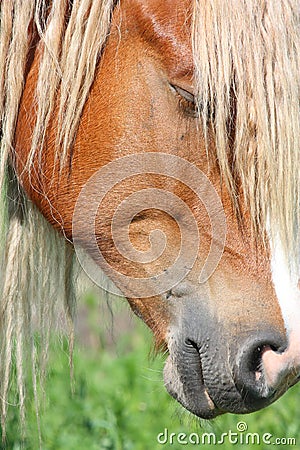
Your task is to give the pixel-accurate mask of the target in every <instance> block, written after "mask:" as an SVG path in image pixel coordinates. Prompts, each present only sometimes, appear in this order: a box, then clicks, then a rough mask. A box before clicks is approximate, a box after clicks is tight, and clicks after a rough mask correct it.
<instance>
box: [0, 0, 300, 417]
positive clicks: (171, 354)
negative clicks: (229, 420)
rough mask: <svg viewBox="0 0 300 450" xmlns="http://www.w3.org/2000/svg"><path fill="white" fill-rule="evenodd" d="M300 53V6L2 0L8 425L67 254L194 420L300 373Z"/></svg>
mask: <svg viewBox="0 0 300 450" xmlns="http://www.w3.org/2000/svg"><path fill="white" fill-rule="evenodd" d="M299 52H300V42H299V2H298V1H297V0H288V1H283V0H280V1H276V2H272V1H271V0H250V1H249V0H248V1H246V0H235V1H229V2H223V1H221V0H181V1H178V0H172V1H171V0H165V1H161V0H119V1H114V0H72V1H70V0H52V1H51V2H47V1H45V0H27V1H26V2H25V1H22V0H7V1H3V2H1V48H0V54H1V57H0V61H1V62H0V64H1V72H0V73H1V92H0V105H1V106H0V111H1V113H0V114H1V130H2V131H1V133H2V134H1V169H0V181H1V227H0V228H1V291H2V294H1V297H2V299H1V377H0V380H1V382H0V391H1V417H2V425H3V426H4V424H5V419H6V416H7V408H8V406H7V403H8V398H9V397H8V396H9V388H10V383H11V379H12V377H13V372H14V370H15V377H16V384H17V390H18V402H19V405H20V410H21V414H23V416H24V403H25V397H26V395H25V385H26V364H25V361H30V362H31V365H32V372H33V382H34V385H36V382H37V381H36V378H37V375H36V365H37V363H38V359H37V358H38V357H37V349H36V343H35V338H34V336H35V332H36V329H37V327H39V328H40V330H41V331H40V333H41V335H42V337H41V339H42V343H43V344H42V345H41V347H42V349H43V350H42V354H43V355H45V354H46V353H47V347H48V341H49V334H50V329H51V324H52V323H53V320H54V317H55V314H56V313H55V311H56V306H57V305H64V309H65V313H66V317H67V320H68V323H69V326H70V346H71V349H72V346H73V337H72V336H73V334H72V333H73V332H72V322H73V318H74V314H75V309H76V308H75V303H76V300H75V299H76V295H75V287H74V284H75V281H76V273H77V269H76V259H78V260H79V261H80V264H81V265H82V266H83V268H84V270H85V271H86V272H87V273H88V275H89V276H90V277H91V278H92V279H93V280H94V281H96V282H97V283H98V284H102V285H103V283H102V281H99V280H100V275H99V274H100V273H102V272H104V274H105V275H106V276H108V278H109V279H110V280H111V281H112V287H107V290H108V291H109V292H112V293H113V295H119V294H120V295H121V294H122V295H123V296H125V297H126V299H127V300H128V302H129V304H130V306H131V308H132V310H133V312H134V313H135V314H137V315H138V316H139V317H140V318H141V319H142V320H143V321H144V322H145V323H146V325H147V326H148V327H150V328H151V330H152V331H153V335H154V338H155V343H156V346H157V349H158V350H159V349H162V350H163V351H165V352H166V353H167V355H168V356H167V358H166V363H165V368H164V383H165V386H166V389H167V390H168V392H169V393H170V394H171V396H173V397H174V398H175V399H176V400H177V401H178V402H179V403H181V404H182V405H183V406H184V407H185V408H186V409H187V410H188V411H190V412H191V413H193V414H194V415H196V416H199V417H201V418H205V419H211V418H214V417H216V416H218V415H220V414H224V413H228V412H229V413H249V412H253V411H256V410H258V409H261V408H264V407H265V406H267V405H269V404H271V403H272V402H274V401H275V400H276V399H278V398H279V397H280V396H281V395H282V394H283V393H284V392H285V391H286V390H287V389H288V388H289V387H290V386H292V385H294V384H295V383H296V382H297V381H298V380H299V377H300V351H299V348H300V346H299V343H300V335H299V333H300V331H299V323H300V308H299V300H300V293H299V261H300V259H299V249H300V246H299V240H300V239H299V223H300V208H299V206H300V205H299V204H300V201H299V200H300V179H299V167H300V164H299V162H300V152H299V148H300V147H299V138H300V132H299V131H300V130H299V124H300V121H299V90H300V78H299V74H300V71H299V69H300V67H299V63H300V55H299ZM13 362H14V364H13ZM14 367H15V369H14ZM35 391H36V389H35Z"/></svg>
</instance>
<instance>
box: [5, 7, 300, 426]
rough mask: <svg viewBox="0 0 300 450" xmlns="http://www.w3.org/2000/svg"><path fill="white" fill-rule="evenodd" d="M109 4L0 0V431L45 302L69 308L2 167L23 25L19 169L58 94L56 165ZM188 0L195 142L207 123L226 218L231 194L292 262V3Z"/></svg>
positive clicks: (298, 217) (27, 210)
mask: <svg viewBox="0 0 300 450" xmlns="http://www.w3.org/2000/svg"><path fill="white" fill-rule="evenodd" d="M114 3H115V2H114V1H113V0H73V2H70V1H69V0H61V1H60V0H53V1H52V2H46V1H45V0H27V1H23V0H5V1H2V2H1V4H0V8H1V10H0V20H1V30H0V32H1V40H0V77H1V78H0V120H1V129H2V137H1V153H0V157H1V160H0V189H1V196H0V202H1V205H0V208H1V209H0V214H1V216H0V232H1V237H0V239H1V240H0V242H1V249H0V252H1V253H0V264H1V266H0V267H1V273H0V277H1V279H0V286H1V297H2V298H1V303H0V340H1V344H0V359H1V366H0V402H1V418H2V419H1V420H2V427H3V429H4V426H5V418H6V416H7V405H8V400H9V396H8V394H9V387H10V382H11V381H10V380H11V377H12V372H13V370H14V367H15V368H16V380H17V383H16V385H17V394H16V397H17V402H18V403H19V405H20V409H21V416H23V417H24V402H25V379H26V375H25V374H26V370H25V363H24V361H25V360H26V357H27V354H28V352H29V356H30V358H29V359H30V361H31V365H32V368H33V370H32V372H33V384H34V390H35V392H36V390H37V387H36V376H37V375H36V374H37V372H36V369H35V366H36V358H37V356H36V355H37V352H36V344H35V339H34V332H35V330H36V329H37V328H39V329H41V330H42V339H43V344H42V345H43V348H44V350H43V352H42V354H43V356H42V358H43V359H45V358H46V356H47V343H48V341H49V332H50V328H51V324H52V322H53V316H54V310H55V308H56V305H59V304H63V302H64V304H65V306H66V311H67V314H68V316H69V317H70V322H71V320H72V314H73V309H74V294H73V290H72V285H73V283H72V279H73V275H72V274H73V259H74V258H73V254H72V253H73V252H72V248H71V246H70V245H69V244H68V243H67V242H66V241H64V240H63V238H62V237H60V236H59V235H58V234H57V233H56V232H55V231H53V230H52V228H51V227H50V226H49V225H48V224H47V223H46V221H45V220H44V219H43V217H42V216H41V215H40V213H39V212H38V211H37V209H36V208H35V206H34V205H33V204H32V203H31V202H30V201H29V200H28V199H27V198H26V196H25V195H24V194H23V192H22V189H21V188H20V186H19V184H18V181H17V179H16V176H15V174H14V172H13V169H12V168H11V167H10V163H9V155H10V154H11V152H13V147H14V133H15V127H16V121H17V116H18V109H19V104H20V99H21V96H22V92H23V87H24V78H25V72H26V61H27V57H28V53H29V50H30V48H29V47H30V40H29V39H28V29H33V28H35V29H36V30H37V33H38V36H39V39H40V44H39V48H38V51H39V58H40V69H39V77H38V82H37V86H36V92H35V96H36V105H37V120H36V125H35V129H34V133H33V138H32V147H31V152H30V155H29V159H28V167H30V166H31V164H32V161H33V158H34V156H35V154H36V152H39V151H41V149H43V147H44V140H45V133H46V129H47V125H48V123H49V120H50V118H51V114H52V111H53V109H54V105H55V102H56V97H57V91H58V90H59V92H60V100H59V102H60V103H59V113H58V122H57V141H56V144H57V149H59V153H58V156H59V158H60V160H61V161H62V162H63V161H64V160H65V156H66V154H67V151H68V149H69V148H70V147H71V146H72V144H73V142H74V139H75V136H76V131H77V128H78V124H79V122H80V117H81V113H82V110H83V107H84V104H85V101H86V99H87V96H88V94H89V90H90V87H91V84H92V82H93V80H94V76H95V71H96V68H97V64H98V62H99V59H100V57H101V52H102V49H103V46H104V44H105V41H106V39H107V36H108V32H109V26H110V20H111V13H112V9H113V7H114ZM193 3H194V12H193V21H192V45H193V52H194V61H195V80H196V85H197V99H198V102H199V110H201V117H202V123H201V125H202V126H203V129H204V130H206V135H207V136H208V132H207V130H208V127H211V126H212V127H213V130H214V134H215V139H216V144H217V145H216V148H217V150H216V151H217V158H218V161H219V165H220V170H221V175H222V176H223V177H224V179H225V181H226V183H227V186H228V189H229V192H230V193H231V196H232V199H233V203H234V204H235V206H236V209H237V212H238V207H239V206H238V203H239V202H238V200H237V199H238V195H239V190H240V189H241V190H242V191H243V193H244V196H245V199H246V202H247V205H248V207H249V211H250V215H251V219H252V223H253V227H254V230H255V232H256V233H257V234H259V235H263V234H264V233H265V228H266V223H267V218H268V220H269V222H270V229H271V233H272V235H273V238H277V237H279V238H280V239H281V241H282V243H283V245H284V248H285V251H286V255H288V257H289V260H290V261H291V262H294V261H297V262H298V258H299V247H300V245H299V224H300V207H299V206H300V198H299V197H300V177H299V167H300V164H299V162H300V161H299V159H300V156H299V148H300V147H299V139H300V130H299V126H300V120H299V119H300V117H299V116H300V112H299V99H300V95H299V94H300V92H299V91H300V86H299V73H300V64H299V62H300V57H299V52H300V42H299V40H300V39H299V36H300V30H299V1H298V0H282V1H281V0H279V1H273V0H232V1H229V2H225V1H223V0H194V2H193ZM49 4H50V5H51V7H49V6H47V5H49ZM67 18H68V19H67ZM74 68H75V69H74ZM233 111H234V113H233ZM208 118H209V120H207V119H208ZM58 268H59V269H58ZM36 401H37V395H36ZM37 410H38V408H37Z"/></svg>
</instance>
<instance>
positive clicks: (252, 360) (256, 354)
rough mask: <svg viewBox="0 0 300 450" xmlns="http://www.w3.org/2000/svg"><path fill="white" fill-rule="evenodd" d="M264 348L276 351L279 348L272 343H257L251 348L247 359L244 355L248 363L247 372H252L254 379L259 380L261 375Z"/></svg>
mask: <svg viewBox="0 0 300 450" xmlns="http://www.w3.org/2000/svg"><path fill="white" fill-rule="evenodd" d="M266 350H272V351H273V352H278V350H279V349H278V348H277V347H275V346H274V345H272V344H271V345H270V344H264V345H259V346H257V347H256V348H255V349H254V350H253V352H252V354H250V355H249V359H247V356H246V363H248V370H249V373H250V374H251V373H253V374H254V376H255V380H256V381H258V380H260V378H261V375H262V370H263V364H262V355H263V353H264V352H265V351H266Z"/></svg>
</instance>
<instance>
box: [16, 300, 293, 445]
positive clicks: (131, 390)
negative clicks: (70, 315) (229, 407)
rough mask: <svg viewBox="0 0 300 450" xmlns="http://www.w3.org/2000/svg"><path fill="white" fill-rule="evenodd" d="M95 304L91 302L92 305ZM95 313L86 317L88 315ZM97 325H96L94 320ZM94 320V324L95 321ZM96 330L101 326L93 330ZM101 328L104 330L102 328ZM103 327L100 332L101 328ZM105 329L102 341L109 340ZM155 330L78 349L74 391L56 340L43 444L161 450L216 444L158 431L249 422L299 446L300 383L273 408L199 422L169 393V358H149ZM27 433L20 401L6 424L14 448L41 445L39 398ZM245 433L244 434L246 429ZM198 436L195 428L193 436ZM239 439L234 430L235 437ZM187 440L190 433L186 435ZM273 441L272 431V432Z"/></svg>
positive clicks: (219, 428) (252, 428)
mask: <svg viewBox="0 0 300 450" xmlns="http://www.w3.org/2000/svg"><path fill="white" fill-rule="evenodd" d="M90 307H91V311H93V304H92V305H90ZM89 320H90V319H88V322H89ZM94 325H95V324H94ZM94 325H93V324H92V325H91V326H92V327H93V326H94ZM95 332H96V331H95ZM99 333H100V331H99ZM100 334H101V333H100ZM100 334H99V336H98V337H99V341H101V339H102V340H103V336H102V337H101V336H100ZM150 348H151V335H150V333H149V332H148V330H146V328H145V327H144V325H143V324H142V323H139V322H138V323H137V325H136V326H135V327H134V328H133V330H132V332H131V333H130V334H126V335H124V336H123V338H122V339H118V342H117V343H116V346H115V347H114V348H113V349H112V348H109V349H108V350H103V349H99V348H97V349H95V348H94V349H86V348H85V349H83V350H79V349H78V348H77V349H76V351H75V356H74V364H75V379H74V384H75V390H74V393H73V394H72V392H71V384H70V377H69V368H68V355H67V351H66V346H63V347H62V346H59V345H58V344H57V343H56V344H53V345H52V348H51V357H50V365H49V374H48V376H47V380H46V384H45V391H46V396H45V401H44V404H43V407H42V410H41V430H42V449H43V450H85V449H87V450H106V449H107V450H108V449H112V450H156V449H163V448H168V449H176V450H179V449H181V448H212V447H213V446H212V445H211V446H208V445H204V446H203V445H192V444H187V445H183V444H182V445H180V444H179V443H177V441H176V439H175V441H174V443H173V444H172V445H171V444H170V440H169V441H168V444H165V445H162V444H159V443H158V442H157V435H158V434H159V433H161V432H163V431H164V429H165V428H167V429H168V433H169V435H170V433H176V436H178V433H180V432H182V433H186V434H187V435H188V436H189V435H190V433H193V432H194V433H197V434H198V435H199V436H201V435H202V434H203V433H205V432H206V433H215V434H216V436H217V438H218V439H220V436H221V434H222V433H223V432H228V431H229V430H232V432H236V431H237V424H238V423H239V422H240V421H243V422H245V423H246V424H247V426H248V430H247V432H252V433H254V432H256V433H258V434H259V435H260V439H262V436H263V434H264V433H271V434H272V435H273V436H274V437H279V438H284V437H293V438H295V439H296V441H297V445H295V446H293V445H290V446H288V445H282V444H281V445H278V447H277V448H295V449H300V427H299V418H300V402H299V400H300V389H299V387H297V386H296V387H294V388H293V389H291V390H290V391H289V392H288V393H287V394H286V395H285V396H284V397H283V398H282V399H281V400H279V401H278V402H277V403H275V404H274V405H272V406H271V407H269V408H267V409H265V410H263V411H260V412H257V413H255V414H250V415H247V416H238V415H225V416H222V417H219V418H217V419H215V420H214V421H213V422H210V423H208V422H203V421H202V422H201V421H198V420H196V419H194V418H192V416H191V415H189V414H188V413H186V412H185V411H184V410H183V408H181V407H180V406H179V405H177V403H176V402H175V401H174V400H173V399H171V398H170V397H169V395H168V394H167V393H166V392H165V389H164V387H163V382H162V375H161V371H162V367H163V359H162V357H158V358H156V359H154V360H151V358H149V356H148V355H149V349H150ZM27 421H28V430H27V438H26V439H25V441H23V442H22V440H21V438H20V434H21V433H20V429H19V423H18V419H17V408H11V410H10V416H9V419H8V424H7V432H8V433H7V448H8V449H9V450H17V449H21V448H23V449H25V450H27V449H28V450H34V449H38V448H39V441H38V434H37V425H36V417H35V412H34V402H33V401H32V400H29V402H28V407H27ZM247 432H244V433H240V434H239V436H241V435H242V436H245V434H246V433H247ZM193 438H194V439H195V435H191V439H193ZM233 438H234V436H233ZM182 439H183V440H185V439H184V437H182ZM271 441H272V442H273V437H272V438H271ZM220 447H221V448H223V449H236V448H251V449H256V448H260V449H267V448H274V447H276V446H275V445H273V444H270V445H267V444H263V443H261V444H260V445H248V446H246V445H243V444H239V445H237V444H230V443H228V438H226V443H225V444H222V445H220Z"/></svg>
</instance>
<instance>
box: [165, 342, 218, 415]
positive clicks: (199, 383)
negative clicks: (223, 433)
mask: <svg viewBox="0 0 300 450" xmlns="http://www.w3.org/2000/svg"><path fill="white" fill-rule="evenodd" d="M179 355H180V354H179V353H177V351H175V352H170V354H169V356H168V358H167V360H166V364H165V367H164V383H165V387H166V389H167V391H168V393H169V394H170V395H171V396H172V397H173V398H175V400H177V401H178V402H179V403H180V404H181V405H182V406H183V407H184V408H185V409H187V410H188V411H190V412H191V413H192V414H194V415H196V416H198V417H201V418H203V419H213V418H214V417H216V416H218V415H220V414H222V413H223V412H222V411H221V410H220V409H219V408H217V407H216V405H215V403H214V402H213V400H212V398H211V396H210V394H209V392H208V389H207V387H206V386H205V381H204V378H203V370H202V362H201V358H199V351H198V349H197V348H196V347H195V345H194V344H192V343H190V342H189V341H187V342H186V343H185V351H184V353H183V354H182V353H181V355H180V356H179ZM181 356H183V357H181Z"/></svg>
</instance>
